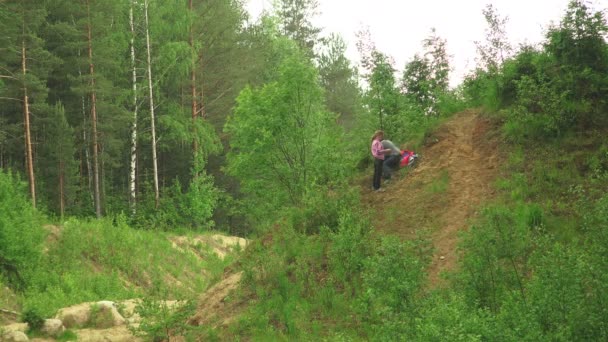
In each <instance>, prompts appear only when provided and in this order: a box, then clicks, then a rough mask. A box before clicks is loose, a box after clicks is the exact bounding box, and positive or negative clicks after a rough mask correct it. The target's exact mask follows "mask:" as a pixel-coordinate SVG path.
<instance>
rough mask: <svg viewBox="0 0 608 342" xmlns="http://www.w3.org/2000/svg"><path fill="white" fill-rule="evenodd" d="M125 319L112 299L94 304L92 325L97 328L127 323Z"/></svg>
mask: <svg viewBox="0 0 608 342" xmlns="http://www.w3.org/2000/svg"><path fill="white" fill-rule="evenodd" d="M125 322H126V321H125V319H124V318H123V317H122V315H121V314H120V313H119V312H118V310H117V309H116V305H115V304H114V302H111V301H107V300H104V301H101V302H97V303H95V304H94V305H93V306H92V311H91V319H90V323H91V326H92V327H94V328H97V329H106V328H111V327H115V326H119V325H124V324H125Z"/></svg>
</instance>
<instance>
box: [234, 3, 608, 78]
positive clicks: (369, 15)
mask: <svg viewBox="0 0 608 342" xmlns="http://www.w3.org/2000/svg"><path fill="white" fill-rule="evenodd" d="M318 1H319V4H320V6H319V8H318V11H319V12H320V13H319V14H318V15H317V17H316V18H315V19H314V20H313V24H314V25H316V26H318V27H321V28H323V31H322V33H321V35H322V36H327V35H329V34H330V33H332V32H333V33H338V34H340V35H341V36H342V38H343V39H344V40H345V41H346V43H347V44H348V50H347V57H348V58H349V59H350V60H351V61H353V63H358V62H359V54H358V52H357V49H356V45H355V43H356V37H355V32H357V31H359V30H360V29H361V28H362V27H369V30H370V32H371V35H372V40H373V41H374V42H375V44H376V47H377V48H378V49H379V50H380V51H382V52H384V53H385V54H387V55H389V56H391V57H392V58H393V59H394V61H395V65H394V66H395V67H396V68H397V70H399V71H400V70H403V67H404V66H405V64H406V63H407V62H408V61H410V60H411V59H412V58H413V57H414V55H415V54H416V53H420V52H422V40H423V39H424V38H426V37H428V35H429V33H430V31H431V28H433V27H434V28H436V29H437V34H438V35H439V36H440V37H442V38H444V39H446V40H447V50H448V54H449V55H451V63H452V69H453V70H452V72H451V75H450V84H451V85H452V86H455V85H457V84H459V83H460V82H461V80H462V79H463V77H464V76H465V75H466V74H467V73H468V72H469V71H470V70H472V69H473V68H474V67H475V58H476V49H475V41H481V42H483V41H484V30H485V29H486V27H487V24H486V22H485V19H484V17H483V14H482V10H483V9H484V8H485V6H486V5H487V4H489V3H491V4H492V5H493V6H494V8H495V9H496V11H497V13H498V15H499V16H500V17H501V18H504V17H508V22H507V25H506V32H507V35H508V38H509V42H510V43H511V44H512V45H513V46H518V45H519V44H521V43H532V44H534V43H540V42H542V40H543V38H544V34H545V32H546V30H547V28H548V27H549V25H550V24H551V23H552V22H553V23H559V21H560V19H561V17H562V16H563V14H564V13H565V10H566V8H567V5H568V2H569V0H318ZM593 1H594V6H595V7H594V8H604V9H605V8H606V7H608V0H593ZM246 6H247V7H246V8H247V10H248V11H249V12H250V13H251V15H252V17H253V18H257V16H258V15H259V13H261V12H262V10H267V11H270V10H271V9H272V0H247V4H246Z"/></svg>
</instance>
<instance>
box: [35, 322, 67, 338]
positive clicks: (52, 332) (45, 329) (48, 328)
mask: <svg viewBox="0 0 608 342" xmlns="http://www.w3.org/2000/svg"><path fill="white" fill-rule="evenodd" d="M41 331H42V333H44V334H45V335H47V336H52V337H57V336H59V335H60V334H61V333H63V332H64V331H65V327H64V326H63V322H62V321H61V320H59V319H57V318H51V319H46V320H44V325H43V326H42V329H41Z"/></svg>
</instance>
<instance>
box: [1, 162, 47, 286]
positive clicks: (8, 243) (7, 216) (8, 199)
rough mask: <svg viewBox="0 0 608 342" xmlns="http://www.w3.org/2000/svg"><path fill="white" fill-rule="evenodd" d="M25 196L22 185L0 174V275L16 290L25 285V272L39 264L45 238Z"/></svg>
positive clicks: (38, 216)
mask: <svg viewBox="0 0 608 342" xmlns="http://www.w3.org/2000/svg"><path fill="white" fill-rule="evenodd" d="M25 194H26V188H25V184H23V183H22V182H21V181H20V180H19V179H18V178H17V177H15V176H14V175H12V174H11V173H9V172H4V171H0V272H1V273H2V275H3V276H4V277H5V278H6V279H7V280H8V283H9V284H10V285H11V286H12V287H14V288H17V289H20V290H24V289H25V288H26V287H27V286H28V282H29V279H27V275H28V273H30V271H31V270H33V269H35V268H36V267H37V266H38V265H39V264H40V260H41V258H42V243H43V242H44V238H45V231H44V229H43V228H42V219H41V216H40V215H39V214H38V213H37V212H36V210H34V209H33V207H32V203H31V202H30V201H29V200H28V199H27V198H26V197H25Z"/></svg>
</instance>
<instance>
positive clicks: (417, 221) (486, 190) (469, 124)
mask: <svg viewBox="0 0 608 342" xmlns="http://www.w3.org/2000/svg"><path fill="white" fill-rule="evenodd" d="M490 128H491V125H490V121H489V120H488V119H485V118H483V117H481V116H480V115H479V111H477V110H467V111H464V112H461V113H459V114H456V115H455V116H454V117H452V118H451V119H450V120H449V121H448V122H446V123H445V124H444V125H442V126H441V127H440V128H439V130H438V131H437V132H436V133H435V134H434V135H433V136H432V137H430V139H428V140H429V143H427V144H426V146H425V147H424V148H423V149H422V150H421V151H417V152H419V154H420V155H421V156H422V159H421V163H420V165H419V166H418V167H417V168H415V169H413V170H410V171H409V172H407V174H405V175H404V176H400V177H398V178H399V179H396V180H392V181H391V182H390V183H389V184H386V185H385V186H384V188H385V190H386V191H385V192H380V193H375V192H371V191H370V190H368V189H369V184H366V185H367V186H364V187H363V188H364V189H366V190H365V191H364V192H365V194H364V198H365V199H366V201H367V203H368V204H369V206H370V207H372V208H373V209H374V210H375V211H376V212H377V214H378V217H379V220H378V222H377V224H376V228H377V229H379V230H380V231H382V232H386V233H391V234H396V235H399V236H402V237H404V238H414V237H416V236H418V235H420V234H426V235H427V236H429V235H430V237H431V240H432V243H433V247H434V253H433V256H432V261H431V265H430V267H429V280H430V284H431V286H436V285H438V284H440V278H439V274H440V272H441V271H443V270H451V269H453V268H454V267H455V266H456V263H457V258H458V255H457V251H456V245H457V239H458V236H457V235H458V232H459V231H461V230H463V229H466V228H467V227H468V223H469V219H470V218H471V217H473V216H474V215H475V214H476V210H478V209H479V205H480V204H481V203H483V202H485V201H486V200H488V199H489V198H491V197H492V196H493V194H494V190H493V181H494V179H495V178H496V176H497V173H498V161H499V157H498V151H497V139H496V138H495V137H492V136H491V133H492V132H494V131H492V130H491V129H490ZM395 140H397V139H395ZM366 182H369V183H370V184H371V176H370V177H368V178H366Z"/></svg>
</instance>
